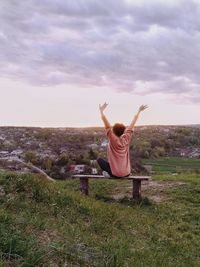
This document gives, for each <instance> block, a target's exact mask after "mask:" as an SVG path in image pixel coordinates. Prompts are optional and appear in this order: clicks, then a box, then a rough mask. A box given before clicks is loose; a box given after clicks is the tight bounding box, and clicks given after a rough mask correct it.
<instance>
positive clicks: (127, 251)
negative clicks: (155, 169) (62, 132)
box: [0, 160, 200, 267]
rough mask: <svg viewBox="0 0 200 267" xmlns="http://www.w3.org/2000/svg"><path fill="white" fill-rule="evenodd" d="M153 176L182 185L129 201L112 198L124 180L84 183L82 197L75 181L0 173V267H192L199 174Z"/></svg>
mask: <svg viewBox="0 0 200 267" xmlns="http://www.w3.org/2000/svg"><path fill="white" fill-rule="evenodd" d="M61 162H62V160H61ZM153 180H154V181H159V182H162V183H166V182H169V181H171V182H173V181H176V182H180V181H182V183H181V184H180V186H176V187H171V188H168V189H166V190H164V191H165V192H163V193H164V194H165V195H167V196H168V200H167V201H163V202H161V203H159V204H158V203H156V202H154V201H152V200H151V198H150V195H151V192H150V190H148V192H147V193H145V194H146V195H145V198H144V199H143V200H142V201H141V202H139V203H135V202H133V201H132V200H129V199H128V198H127V197H126V198H122V199H120V200H118V201H116V200H114V199H113V197H112V196H113V194H114V192H116V191H117V190H119V189H120V190H124V193H125V192H127V191H130V190H131V189H130V185H129V184H128V182H125V181H111V180H108V181H105V180H104V181H92V182H91V196H90V197H84V196H81V195H80V193H79V188H78V187H79V183H78V181H75V180H68V181H65V182H57V183H50V182H46V181H44V180H42V178H41V177H39V176H34V175H28V174H26V175H22V174H14V173H5V172H3V173H0V226H1V227H0V237H1V238H0V266H21V267H30V266H48V267H49V266H74V267H75V266H105V267H106V266H107V267H112V266H113V267H114V266H115V267H117V266H120V267H121V266H130V267H132V266H135V267H137V266H138V267H139V266H148V267H151V266H152V267H156V266H158V267H160V266H162V267H164V266H167V267H183V266H184V267H187V266H188V267H191V266H193V267H195V266H196V267H197V266H199V262H200V252H199V244H200V210H199V203H200V175H198V174H184V175H182V174H181V175H177V176H173V175H171V174H168V175H159V176H155V177H153ZM117 192H118V191H117ZM97 196H98V197H97ZM147 197H148V198H147ZM97 198H98V199H97Z"/></svg>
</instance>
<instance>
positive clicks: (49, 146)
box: [0, 125, 200, 179]
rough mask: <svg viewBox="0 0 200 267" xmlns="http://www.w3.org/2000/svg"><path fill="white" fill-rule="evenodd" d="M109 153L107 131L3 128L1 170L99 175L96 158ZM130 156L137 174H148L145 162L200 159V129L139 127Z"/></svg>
mask: <svg viewBox="0 0 200 267" xmlns="http://www.w3.org/2000/svg"><path fill="white" fill-rule="evenodd" d="M106 150H107V139H106V135H105V130H104V129H103V128H98V127H91V128H31V127H0V168H1V169H9V170H15V171H22V172H28V171H29V168H28V165H26V164H29V163H31V164H32V165H33V166H36V167H38V168H40V169H41V170H43V171H44V172H45V173H47V174H48V175H50V176H51V177H54V178H56V179H66V178H67V177H69V176H71V175H72V174H74V173H92V174H97V173H99V172H100V170H99V168H98V166H97V163H96V159H97V158H98V157H104V158H105V157H106ZM130 154H131V163H132V167H133V172H141V171H148V168H146V167H145V166H143V165H142V160H143V159H155V158H160V157H166V156H170V157H185V158H200V126H199V125H194V126H140V127H136V128H135V131H134V133H133V139H132V143H131V147H130ZM22 163H25V164H22Z"/></svg>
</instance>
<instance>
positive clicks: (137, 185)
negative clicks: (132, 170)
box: [133, 180, 141, 199]
mask: <svg viewBox="0 0 200 267" xmlns="http://www.w3.org/2000/svg"><path fill="white" fill-rule="evenodd" d="M140 198H141V181H140V180H133V199H140Z"/></svg>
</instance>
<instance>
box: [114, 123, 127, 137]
mask: <svg viewBox="0 0 200 267" xmlns="http://www.w3.org/2000/svg"><path fill="white" fill-rule="evenodd" d="M125 129H126V127H125V126H124V124H122V123H115V124H114V126H113V132H114V134H115V135H116V136H118V137H120V136H121V135H122V134H123V133H124V131H125Z"/></svg>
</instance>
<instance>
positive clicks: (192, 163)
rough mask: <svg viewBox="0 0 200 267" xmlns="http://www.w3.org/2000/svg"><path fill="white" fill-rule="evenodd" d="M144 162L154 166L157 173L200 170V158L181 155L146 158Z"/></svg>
mask: <svg viewBox="0 0 200 267" xmlns="http://www.w3.org/2000/svg"><path fill="white" fill-rule="evenodd" d="M143 163H144V164H150V165H152V166H153V171H154V172H156V173H162V172H179V173H180V172H194V171H196V172H199V173H200V159H191V158H180V157H165V158H159V159H153V160H150V159H149V160H144V161H143Z"/></svg>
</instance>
